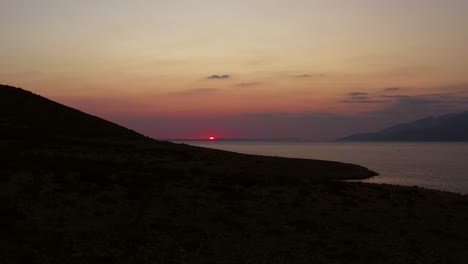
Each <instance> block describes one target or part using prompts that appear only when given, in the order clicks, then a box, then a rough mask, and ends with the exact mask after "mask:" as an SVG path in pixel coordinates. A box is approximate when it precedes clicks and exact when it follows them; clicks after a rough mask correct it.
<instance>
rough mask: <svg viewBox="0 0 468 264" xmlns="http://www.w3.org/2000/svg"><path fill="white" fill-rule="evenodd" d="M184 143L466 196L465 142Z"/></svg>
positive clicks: (467, 158) (467, 151) (467, 159)
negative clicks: (333, 166) (342, 168)
mask: <svg viewBox="0 0 468 264" xmlns="http://www.w3.org/2000/svg"><path fill="white" fill-rule="evenodd" d="M185 143H187V144H191V145H196V146H202V147H207V148H214V149H222V150H228V151H234V152H239V153H247V154H258V155H269V156H281V157H291V158H307V159H322V160H334V161H341V162H347V163H354V164H359V165H362V166H365V167H367V168H369V169H371V170H373V171H376V172H378V173H379V174H380V176H378V177H374V178H372V179H368V180H364V182H372V183H388V184H397V185H407V186H414V185H416V186H421V187H425V188H430V189H437V190H445V191H451V192H457V193H463V194H468V143H303V142H300V143H296V142H293V143H291V142H185Z"/></svg>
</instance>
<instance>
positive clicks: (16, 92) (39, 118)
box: [0, 85, 144, 140]
mask: <svg viewBox="0 0 468 264" xmlns="http://www.w3.org/2000/svg"><path fill="white" fill-rule="evenodd" d="M0 137H3V138H23V139H28V138H29V139H41V140H44V139H46V138H49V139H50V138H54V139H60V138H68V139H71V138H94V139H97V138H99V139H116V138H117V139H120V140H123V139H142V138H144V137H143V136H142V135H140V134H138V133H136V132H134V131H131V130H129V129H127V128H124V127H122V126H119V125H116V124H113V123H111V122H108V121H106V120H103V119H101V118H98V117H95V116H92V115H89V114H86V113H83V112H80V111H78V110H76V109H73V108H70V107H67V106H64V105H61V104H59V103H56V102H54V101H51V100H49V99H46V98H44V97H41V96H39V95H36V94H33V93H31V92H29V91H25V90H23V89H20V88H16V87H12V86H7V85H0Z"/></svg>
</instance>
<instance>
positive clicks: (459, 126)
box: [339, 111, 468, 141]
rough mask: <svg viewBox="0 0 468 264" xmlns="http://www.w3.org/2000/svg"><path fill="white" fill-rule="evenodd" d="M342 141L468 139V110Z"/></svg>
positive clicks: (349, 137)
mask: <svg viewBox="0 0 468 264" xmlns="http://www.w3.org/2000/svg"><path fill="white" fill-rule="evenodd" d="M339 140H340V141H468V111H467V112H463V113H457V114H448V115H443V116H440V117H427V118H424V119H420V120H417V121H414V122H411V123H405V124H399V125H396V126H393V127H390V128H387V129H384V130H382V131H379V132H374V133H365V134H356V135H352V136H348V137H344V138H341V139H339Z"/></svg>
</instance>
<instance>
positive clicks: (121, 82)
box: [0, 0, 468, 140]
mask: <svg viewBox="0 0 468 264" xmlns="http://www.w3.org/2000/svg"><path fill="white" fill-rule="evenodd" d="M466 25H468V1H466V0H445V1H439V0H437V1H436V0H393V1H384V0H349V1H341V0H340V1H338V0H323V1H322V0H315V1H314V0H289V1H285V0H282V1H279V0H237V1H225V0H216V1H215V0H197V1H195V0H158V1H156V0H151V1H150V0H139V1H128V0H126V1H124V0H100V1H96V0H80V1H72V0H42V1H37V0H0V33H1V35H2V38H1V41H0V83H3V84H9V85H13V86H17V87H22V88H24V89H27V90H30V91H33V92H34V93H37V94H41V95H43V96H45V97H48V98H51V99H53V100H55V101H58V102H60V103H63V104H66V105H69V106H72V107H75V108H78V109H80V110H82V111H85V112H88V113H91V114H94V115H97V116H100V117H103V118H105V119H109V120H111V121H113V122H116V123H118V124H121V125H124V126H127V127H130V128H132V129H135V130H136V131H138V132H141V133H143V134H145V135H148V136H151V137H155V138H160V139H165V138H171V139H175V138H206V137H209V136H216V137H235V138H283V137H285V138H286V137H287V138H302V139H308V140H332V139H334V138H338V137H342V136H346V135H350V134H353V133H358V132H369V131H374V130H379V129H382V128H384V127H387V126H391V125H394V124H397V123H400V122H409V121H412V120H415V119H418V118H422V117H426V116H430V115H441V114H445V113H452V112H459V111H464V110H468V30H467V29H466Z"/></svg>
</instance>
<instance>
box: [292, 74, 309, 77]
mask: <svg viewBox="0 0 468 264" xmlns="http://www.w3.org/2000/svg"><path fill="white" fill-rule="evenodd" d="M294 77H295V78H310V77H312V76H311V75H310V74H301V75H296V76H294Z"/></svg>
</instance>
